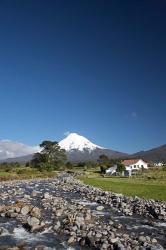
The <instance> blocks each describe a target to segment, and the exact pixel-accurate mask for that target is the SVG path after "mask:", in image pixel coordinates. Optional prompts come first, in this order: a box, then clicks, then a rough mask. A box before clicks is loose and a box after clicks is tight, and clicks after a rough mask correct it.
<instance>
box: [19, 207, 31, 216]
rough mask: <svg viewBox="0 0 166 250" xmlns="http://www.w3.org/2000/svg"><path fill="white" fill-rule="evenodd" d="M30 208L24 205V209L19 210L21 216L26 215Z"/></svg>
mask: <svg viewBox="0 0 166 250" xmlns="http://www.w3.org/2000/svg"><path fill="white" fill-rule="evenodd" d="M30 210H31V208H30V206H29V205H26V206H24V207H22V208H21V214H22V215H27V214H28V213H29V212H30Z"/></svg>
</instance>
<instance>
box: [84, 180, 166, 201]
mask: <svg viewBox="0 0 166 250" xmlns="http://www.w3.org/2000/svg"><path fill="white" fill-rule="evenodd" d="M81 179H82V180H83V181H84V183H85V184H88V185H92V186H95V187H98V188H102V189H103V190H106V191H112V192H115V193H122V194H125V195H127V196H135V195H136V196H139V197H143V198H148V199H157V200H165V201H166V181H165V180H161V181H159V180H156V181H154V180H148V181H147V180H144V179H136V178H135V179H134V178H120V177H118V178H117V177H115V178H113V177H112V178H108V177H106V178H102V177H98V178H81Z"/></svg>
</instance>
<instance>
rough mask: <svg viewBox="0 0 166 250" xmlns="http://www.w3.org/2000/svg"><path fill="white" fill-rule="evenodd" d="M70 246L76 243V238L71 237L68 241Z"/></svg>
mask: <svg viewBox="0 0 166 250" xmlns="http://www.w3.org/2000/svg"><path fill="white" fill-rule="evenodd" d="M67 242H68V243H69V244H72V243H74V242H75V237H74V236H71V237H70V238H69V239H68V241H67Z"/></svg>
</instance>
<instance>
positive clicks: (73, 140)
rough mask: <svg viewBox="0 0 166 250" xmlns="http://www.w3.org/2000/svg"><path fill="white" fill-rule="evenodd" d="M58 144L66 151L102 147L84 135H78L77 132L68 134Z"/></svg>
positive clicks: (90, 149)
mask: <svg viewBox="0 0 166 250" xmlns="http://www.w3.org/2000/svg"><path fill="white" fill-rule="evenodd" d="M59 146H60V147H61V148H63V149H65V150H66V151H67V152H68V151H72V150H78V151H84V150H88V151H89V152H90V151H93V150H95V149H104V148H102V147H100V146H98V145H96V144H94V143H92V142H90V141H89V140H88V139H86V138H85V137H83V136H81V135H78V134H77V133H71V134H69V135H68V136H67V137H66V138H65V139H63V140H62V141H60V142H59Z"/></svg>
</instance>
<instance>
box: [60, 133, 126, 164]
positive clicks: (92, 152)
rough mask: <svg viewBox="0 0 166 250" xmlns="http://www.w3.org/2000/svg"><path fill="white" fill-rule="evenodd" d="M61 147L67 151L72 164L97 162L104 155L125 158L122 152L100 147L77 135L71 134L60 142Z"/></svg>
mask: <svg viewBox="0 0 166 250" xmlns="http://www.w3.org/2000/svg"><path fill="white" fill-rule="evenodd" d="M59 146H60V147H61V148H63V149H65V150H66V155H67V158H68V160H69V161H71V162H81V161H97V160H98V158H99V156H100V155H102V154H105V155H107V156H108V157H110V158H119V157H121V156H124V154H123V153H121V152H117V151H114V150H111V149H106V148H103V147H101V146H98V145H96V144H94V143H92V142H91V141H89V140H88V139H87V138H85V137H83V136H81V135H78V134H77V133H71V134H69V135H68V136H67V137H66V138H65V139H63V140H62V141H60V142H59Z"/></svg>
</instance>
